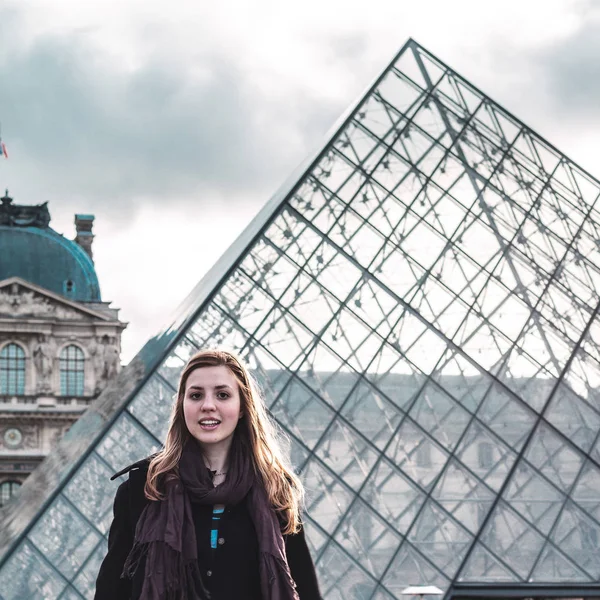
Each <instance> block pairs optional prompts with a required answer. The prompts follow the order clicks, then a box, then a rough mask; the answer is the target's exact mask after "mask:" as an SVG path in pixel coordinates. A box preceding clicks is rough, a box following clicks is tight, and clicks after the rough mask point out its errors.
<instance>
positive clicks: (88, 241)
mask: <svg viewBox="0 0 600 600" xmlns="http://www.w3.org/2000/svg"><path fill="white" fill-rule="evenodd" d="M93 227H94V215H75V230H76V232H77V236H76V237H75V242H76V243H77V244H79V245H80V246H81V247H82V248H83V249H84V250H85V252H86V254H87V255H88V256H89V257H90V258H91V259H92V261H93V260H94V255H93V253H92V242H93V241H94V234H93V233H92V228H93Z"/></svg>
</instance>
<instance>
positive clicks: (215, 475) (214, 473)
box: [211, 471, 227, 477]
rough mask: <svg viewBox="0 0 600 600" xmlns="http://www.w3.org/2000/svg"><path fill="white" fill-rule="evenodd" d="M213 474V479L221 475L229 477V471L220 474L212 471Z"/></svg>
mask: <svg viewBox="0 0 600 600" xmlns="http://www.w3.org/2000/svg"><path fill="white" fill-rule="evenodd" d="M211 473H212V474H213V477H218V476H219V475H227V471H221V472H220V473H217V471H211Z"/></svg>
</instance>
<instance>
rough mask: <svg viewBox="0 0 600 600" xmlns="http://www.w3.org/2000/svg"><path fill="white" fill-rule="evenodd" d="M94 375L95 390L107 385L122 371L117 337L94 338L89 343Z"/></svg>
mask: <svg viewBox="0 0 600 600" xmlns="http://www.w3.org/2000/svg"><path fill="white" fill-rule="evenodd" d="M88 352H89V353H90V356H91V360H92V365H93V367H94V375H95V380H96V388H95V392H96V393H98V392H100V391H101V390H103V389H104V388H105V387H106V384H107V382H108V381H109V380H110V379H112V378H113V377H115V376H116V375H117V373H118V372H119V371H120V368H121V362H120V348H119V339H118V338H117V337H109V336H107V335H105V336H103V337H102V338H101V339H97V338H92V341H91V342H90V344H89V345H88Z"/></svg>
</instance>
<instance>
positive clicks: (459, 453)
mask: <svg viewBox="0 0 600 600" xmlns="http://www.w3.org/2000/svg"><path fill="white" fill-rule="evenodd" d="M456 457H457V458H458V459H459V460H460V461H461V462H462V463H463V464H464V465H465V466H466V467H468V468H469V469H470V470H471V471H472V472H473V473H474V474H475V475H476V476H477V477H478V478H479V479H481V480H482V481H484V482H485V483H486V484H487V485H488V486H490V487H491V488H492V489H494V490H499V489H500V488H501V486H502V484H503V483H504V481H505V479H506V476H507V475H508V473H509V471H510V468H511V467H512V465H513V463H514V461H515V459H516V453H515V452H514V451H513V450H511V449H510V448H509V447H508V446H507V445H506V444H505V443H504V442H502V440H501V439H500V438H498V437H497V436H496V435H494V433H493V432H491V431H490V430H489V429H487V428H485V427H484V425H483V424H482V423H480V422H478V421H474V422H473V423H471V425H470V426H469V428H468V429H467V431H466V432H465V435H464V437H463V439H462V441H461V443H460V444H459V445H458V448H457V450H456Z"/></svg>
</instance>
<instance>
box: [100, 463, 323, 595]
mask: <svg viewBox="0 0 600 600" xmlns="http://www.w3.org/2000/svg"><path fill="white" fill-rule="evenodd" d="M148 464H149V462H148V460H144V461H140V462H139V463H135V464H134V465H132V466H131V467H128V468H127V469H125V470H124V471H122V472H121V474H124V473H127V472H128V471H129V479H128V480H127V481H125V482H123V483H122V484H121V485H120V486H119V488H118V490H117V494H116V497H115V503H114V519H113V522H112V525H111V527H110V532H109V537H108V553H107V555H106V557H105V558H104V561H103V562H102V565H101V567H100V572H99V573H98V579H97V580H96V595H95V596H94V600H138V598H139V595H140V592H141V588H142V578H143V564H142V565H140V568H139V569H138V571H137V572H136V574H135V575H134V577H133V580H129V579H122V578H121V573H122V571H123V565H124V564H125V559H126V558H127V556H128V554H129V551H130V550H131V547H132V545H133V538H134V534H135V526H136V523H137V521H138V519H139V517H140V515H141V513H142V510H143V509H144V507H145V506H146V504H147V503H148V502H149V500H148V499H147V498H146V497H145V496H144V485H145V483H146V475H147V473H148ZM192 510H193V517H194V525H195V528H196V539H197V540H198V561H199V563H200V567H201V571H202V574H203V578H204V581H205V583H206V584H207V587H208V589H209V591H210V593H211V598H212V600H262V595H261V591H260V581H259V566H258V540H257V537H256V533H255V531H254V526H253V524H252V521H251V518H250V515H249V514H248V511H247V509H246V505H245V503H241V504H240V505H238V506H235V507H227V508H226V511H225V514H224V515H223V517H222V519H221V522H220V525H219V543H218V547H217V549H216V550H211V548H210V541H209V540H210V529H211V519H212V507H211V506H202V505H198V504H192ZM283 539H284V541H285V548H286V552H287V559H288V564H289V566H290V571H291V573H292V577H293V579H294V581H295V582H296V586H297V591H298V595H299V596H300V600H320V598H321V596H320V593H319V588H318V584H317V577H316V574H315V568H314V566H313V562H312V559H311V556H310V553H309V550H308V546H307V545H306V539H305V537H304V531H303V530H301V531H300V532H299V533H297V534H295V535H284V536H283Z"/></svg>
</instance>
